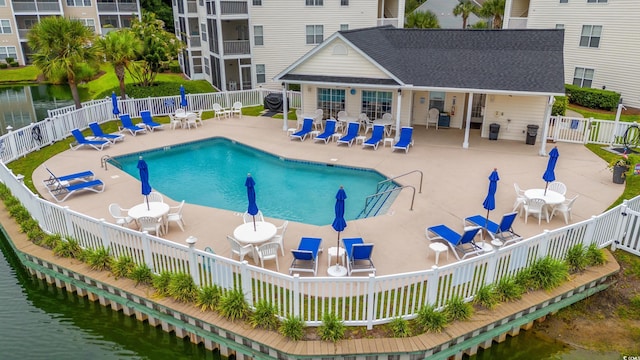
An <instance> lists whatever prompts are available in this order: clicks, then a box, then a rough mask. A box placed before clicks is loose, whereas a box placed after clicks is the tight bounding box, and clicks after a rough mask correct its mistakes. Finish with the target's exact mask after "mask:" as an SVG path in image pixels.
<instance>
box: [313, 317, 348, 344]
mask: <svg viewBox="0 0 640 360" xmlns="http://www.w3.org/2000/svg"><path fill="white" fill-rule="evenodd" d="M318 335H320V339H322V340H323V341H332V342H337V341H340V340H342V339H344V322H343V321H342V320H340V319H339V318H338V317H337V316H336V315H335V314H334V313H325V314H324V315H323V316H322V324H321V325H320V326H319V327H318Z"/></svg>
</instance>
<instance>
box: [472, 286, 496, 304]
mask: <svg viewBox="0 0 640 360" xmlns="http://www.w3.org/2000/svg"><path fill="white" fill-rule="evenodd" d="M498 302H499V299H498V293H497V292H496V288H495V286H493V284H488V285H483V286H481V287H480V289H478V292H477V293H476V296H474V298H473V303H474V304H478V305H480V306H484V307H485V308H487V309H489V310H491V309H493V308H494V307H495V306H496V305H497V304H498Z"/></svg>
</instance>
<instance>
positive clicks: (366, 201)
mask: <svg viewBox="0 0 640 360" xmlns="http://www.w3.org/2000/svg"><path fill="white" fill-rule="evenodd" d="M406 188H411V189H413V196H411V208H409V210H413V201H414V200H415V198H416V188H415V186H412V185H404V186H398V187H396V188H393V189H389V190H385V191H382V192H379V193H375V194H373V195H369V196H367V197H366V198H365V199H364V208H365V209H366V208H367V206H368V205H369V199H371V198H373V197H376V196H381V195H384V194H387V193H392V192H394V191H402V189H406Z"/></svg>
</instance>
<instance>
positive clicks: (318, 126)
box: [313, 109, 324, 130]
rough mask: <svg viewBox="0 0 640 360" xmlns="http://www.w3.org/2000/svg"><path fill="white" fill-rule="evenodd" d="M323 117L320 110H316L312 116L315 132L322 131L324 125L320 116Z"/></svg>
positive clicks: (322, 112)
mask: <svg viewBox="0 0 640 360" xmlns="http://www.w3.org/2000/svg"><path fill="white" fill-rule="evenodd" d="M323 115H324V111H322V109H316V111H315V112H314V114H313V127H315V129H316V130H324V124H323V123H322V116H323Z"/></svg>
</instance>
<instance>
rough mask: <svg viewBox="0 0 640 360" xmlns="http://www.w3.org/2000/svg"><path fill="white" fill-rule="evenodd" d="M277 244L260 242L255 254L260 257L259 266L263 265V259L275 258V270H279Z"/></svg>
mask: <svg viewBox="0 0 640 360" xmlns="http://www.w3.org/2000/svg"><path fill="white" fill-rule="evenodd" d="M278 246H279V245H278V244H277V243H272V242H268V243H266V244H262V245H260V246H258V247H257V248H256V255H257V256H258V259H260V266H262V267H264V261H265V260H275V261H276V270H277V271H280V264H278Z"/></svg>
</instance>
